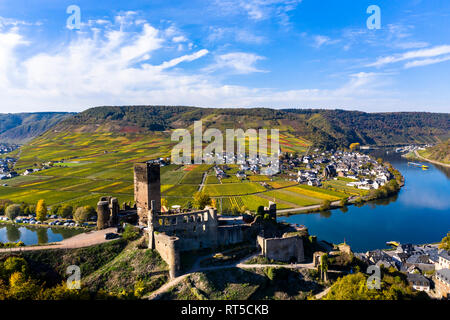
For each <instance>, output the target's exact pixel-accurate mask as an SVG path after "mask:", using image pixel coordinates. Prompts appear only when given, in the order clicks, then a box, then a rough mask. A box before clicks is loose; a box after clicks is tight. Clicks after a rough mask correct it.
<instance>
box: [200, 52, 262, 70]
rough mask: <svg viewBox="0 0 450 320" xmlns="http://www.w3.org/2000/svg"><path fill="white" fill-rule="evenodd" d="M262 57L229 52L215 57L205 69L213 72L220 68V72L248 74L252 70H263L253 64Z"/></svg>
mask: <svg viewBox="0 0 450 320" xmlns="http://www.w3.org/2000/svg"><path fill="white" fill-rule="evenodd" d="M264 59H265V58H264V57H261V56H258V55H256V54H253V53H246V52H231V53H226V54H222V55H218V56H216V57H215V63H214V64H212V65H211V66H209V67H207V68H206V69H205V71H207V72H213V71H217V70H220V71H221V72H226V73H232V74H249V73H254V72H265V71H264V70H260V69H258V68H257V67H256V66H255V65H256V63H257V62H258V61H260V60H264Z"/></svg>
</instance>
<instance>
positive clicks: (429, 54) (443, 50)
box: [367, 45, 450, 67]
mask: <svg viewBox="0 0 450 320" xmlns="http://www.w3.org/2000/svg"><path fill="white" fill-rule="evenodd" d="M446 54H450V45H442V46H436V47H433V48H428V49H421V50H414V51H408V52H405V53H402V54H397V55H392V56H387V57H381V58H378V60H377V61H375V62H374V63H371V64H368V65H367V66H368V67H382V66H384V65H388V64H392V63H398V62H403V61H407V60H413V59H416V60H415V61H413V62H412V63H408V64H407V65H408V67H411V66H421V65H428V64H432V63H438V62H443V61H447V60H448V59H441V58H440V59H426V60H417V59H422V58H423V59H425V58H433V57H438V56H442V55H446ZM421 61H422V62H421ZM407 65H405V67H406V66H407Z"/></svg>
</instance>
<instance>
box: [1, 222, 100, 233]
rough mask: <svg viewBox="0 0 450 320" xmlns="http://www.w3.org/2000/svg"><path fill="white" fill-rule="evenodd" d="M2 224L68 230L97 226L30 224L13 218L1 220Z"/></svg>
mask: <svg viewBox="0 0 450 320" xmlns="http://www.w3.org/2000/svg"><path fill="white" fill-rule="evenodd" d="M0 225H14V226H20V227H29V228H36V229H37V228H50V229H66V230H80V231H89V230H93V229H95V227H67V226H58V225H52V226H51V225H48V224H29V223H20V222H13V221H11V220H9V221H3V220H0Z"/></svg>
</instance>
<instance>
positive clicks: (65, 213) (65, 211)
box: [57, 205, 73, 218]
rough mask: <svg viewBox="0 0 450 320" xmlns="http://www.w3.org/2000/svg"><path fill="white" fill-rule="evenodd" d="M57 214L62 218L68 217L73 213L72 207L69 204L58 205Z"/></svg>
mask: <svg viewBox="0 0 450 320" xmlns="http://www.w3.org/2000/svg"><path fill="white" fill-rule="evenodd" d="M57 214H58V216H60V217H62V218H69V217H71V216H72V215H73V207H72V206H69V205H64V206H60V207H59V208H58V211H57Z"/></svg>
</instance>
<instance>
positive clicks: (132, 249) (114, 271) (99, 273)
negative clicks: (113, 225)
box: [0, 238, 168, 293]
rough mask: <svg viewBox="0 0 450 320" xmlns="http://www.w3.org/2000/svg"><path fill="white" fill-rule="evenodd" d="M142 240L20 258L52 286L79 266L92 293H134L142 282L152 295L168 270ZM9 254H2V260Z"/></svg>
mask: <svg viewBox="0 0 450 320" xmlns="http://www.w3.org/2000/svg"><path fill="white" fill-rule="evenodd" d="M142 240H143V239H142V238H141V239H138V240H136V241H133V242H127V241H125V240H122V239H119V240H116V241H112V242H108V243H104V244H101V245H96V246H91V247H87V248H80V249H66V250H42V251H25V252H22V253H20V255H21V256H22V257H24V258H25V259H26V260H27V262H28V264H29V266H30V269H31V270H30V271H31V272H32V274H33V276H34V278H37V279H40V280H42V281H45V282H46V284H47V285H48V286H54V285H57V284H60V283H61V282H63V281H65V280H66V279H67V274H66V268H67V267H68V266H70V265H77V266H79V267H80V269H81V283H82V287H87V288H88V289H89V290H90V291H93V292H96V291H98V290H99V289H104V290H106V291H109V292H115V293H119V292H121V291H122V290H126V291H130V290H131V291H132V290H134V285H135V283H136V281H140V282H141V283H142V284H143V286H144V287H145V291H144V293H149V292H151V291H153V290H156V289H157V288H159V287H160V286H161V285H163V284H164V283H165V282H166V281H167V279H168V268H167V265H166V263H165V262H164V261H163V260H162V259H161V257H160V256H159V254H158V253H157V252H156V251H153V250H148V249H145V248H144V249H142V248H143V246H142ZM9 255H10V254H9V253H1V254H0V259H2V258H5V257H7V256H9Z"/></svg>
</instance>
